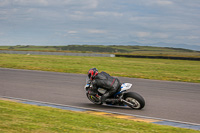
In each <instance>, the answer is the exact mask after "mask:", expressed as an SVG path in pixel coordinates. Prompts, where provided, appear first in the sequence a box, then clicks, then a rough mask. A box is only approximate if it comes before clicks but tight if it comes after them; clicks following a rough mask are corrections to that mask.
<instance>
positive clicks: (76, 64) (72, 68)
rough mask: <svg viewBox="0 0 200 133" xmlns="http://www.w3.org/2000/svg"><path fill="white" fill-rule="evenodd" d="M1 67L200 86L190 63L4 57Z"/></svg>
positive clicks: (194, 63) (199, 71)
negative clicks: (104, 74)
mask: <svg viewBox="0 0 200 133" xmlns="http://www.w3.org/2000/svg"><path fill="white" fill-rule="evenodd" d="M0 61H1V62H0V67H2V68H15V69H29V70H42V71H53V72H65V73H81V74H86V73H87V71H88V70H89V69H90V68H92V67H96V68H97V69H99V71H106V72H108V73H110V74H111V75H112V76H123V77H131V78H144V79H157V80H170V81H184V82H196V83H200V69H199V68H200V62H199V61H187V60H168V59H145V58H142V59H141V58H119V57H115V58H111V57H81V56H55V55H17V54H16V55H15V54H0Z"/></svg>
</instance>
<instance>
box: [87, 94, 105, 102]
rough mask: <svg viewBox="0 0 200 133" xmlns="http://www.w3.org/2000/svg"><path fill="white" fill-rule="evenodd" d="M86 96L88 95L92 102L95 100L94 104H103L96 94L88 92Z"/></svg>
mask: <svg viewBox="0 0 200 133" xmlns="http://www.w3.org/2000/svg"><path fill="white" fill-rule="evenodd" d="M86 96H87V98H88V99H89V100H90V101H91V102H93V103H94V104H98V105H101V104H102V102H101V101H100V100H99V98H97V97H95V96H93V95H90V94H89V93H86Z"/></svg>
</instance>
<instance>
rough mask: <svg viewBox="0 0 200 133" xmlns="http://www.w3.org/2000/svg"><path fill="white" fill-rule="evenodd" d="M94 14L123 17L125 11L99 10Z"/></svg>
mask: <svg viewBox="0 0 200 133" xmlns="http://www.w3.org/2000/svg"><path fill="white" fill-rule="evenodd" d="M94 15H99V16H114V17H122V16H123V13H118V12H106V11H98V12H94Z"/></svg>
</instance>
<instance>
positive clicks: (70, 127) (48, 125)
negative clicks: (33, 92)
mask: <svg viewBox="0 0 200 133" xmlns="http://www.w3.org/2000/svg"><path fill="white" fill-rule="evenodd" d="M0 114H1V115H0V132H1V133H57V132H60V133H64V132H67V133H69V132H70V133H83V132H85V133H90V132H91V133H94V132H95V133H102V132H107V133H180V132H181V133H199V131H195V130H190V129H183V128H175V127H170V126H161V125H156V124H151V123H144V122H135V121H131V120H125V119H118V118H112V117H106V116H96V115H92V114H87V113H84V112H73V111H67V110H61V109H56V108H50V107H39V106H34V105H28V104H22V103H16V102H11V101H4V100H0Z"/></svg>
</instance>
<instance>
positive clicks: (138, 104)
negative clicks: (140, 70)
mask: <svg viewBox="0 0 200 133" xmlns="http://www.w3.org/2000/svg"><path fill="white" fill-rule="evenodd" d="M123 99H124V100H126V101H127V102H129V103H131V104H127V105H128V106H129V107H131V108H132V109H137V110H140V109H142V108H143V107H144V106H145V100H144V98H143V97H142V96H141V95H139V94H138V93H136V92H128V93H126V94H125V95H124V98H123Z"/></svg>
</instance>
